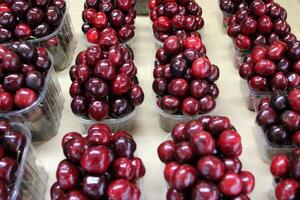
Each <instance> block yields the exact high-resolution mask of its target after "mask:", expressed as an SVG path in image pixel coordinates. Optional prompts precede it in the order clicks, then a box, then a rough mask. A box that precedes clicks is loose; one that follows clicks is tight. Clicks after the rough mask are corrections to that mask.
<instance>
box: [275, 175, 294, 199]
mask: <svg viewBox="0 0 300 200" xmlns="http://www.w3.org/2000/svg"><path fill="white" fill-rule="evenodd" d="M298 189H299V183H298V182H297V181H295V180H293V179H285V180H283V181H281V182H280V183H279V184H278V185H277V186H276V188H275V195H276V198H277V199H280V200H283V199H295V198H297V197H296V196H297V194H298Z"/></svg>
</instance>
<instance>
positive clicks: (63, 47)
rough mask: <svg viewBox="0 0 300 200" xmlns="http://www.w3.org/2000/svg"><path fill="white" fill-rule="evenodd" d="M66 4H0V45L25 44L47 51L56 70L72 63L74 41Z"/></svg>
mask: <svg viewBox="0 0 300 200" xmlns="http://www.w3.org/2000/svg"><path fill="white" fill-rule="evenodd" d="M67 9H68V4H67V2H66V1H65V0H49V1H39V0H32V1H27V0H15V1H5V2H2V1H1V3H0V43H2V44H3V43H6V44H7V43H12V42H16V41H25V40H26V41H27V42H30V43H32V44H34V45H36V46H43V47H46V48H47V49H48V50H49V51H50V52H51V53H52V54H53V56H54V58H55V59H54V60H55V63H54V66H55V69H56V70H62V69H64V68H66V67H67V66H68V64H69V63H70V62H71V59H72V54H73V52H74V48H75V44H76V42H75V40H74V35H73V30H72V25H71V19H70V16H69V14H68V10H67Z"/></svg>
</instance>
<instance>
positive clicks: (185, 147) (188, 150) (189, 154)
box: [174, 142, 194, 163]
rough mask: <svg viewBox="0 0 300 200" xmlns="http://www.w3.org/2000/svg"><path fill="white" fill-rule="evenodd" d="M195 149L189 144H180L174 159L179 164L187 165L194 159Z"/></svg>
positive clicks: (177, 146)
mask: <svg viewBox="0 0 300 200" xmlns="http://www.w3.org/2000/svg"><path fill="white" fill-rule="evenodd" d="M193 155H194V152H193V147H192V145H191V144H190V143H189V142H180V143H178V144H176V147H175V151H174V159H175V160H176V162H177V163H187V162H188V161H190V160H191V159H192V158H193Z"/></svg>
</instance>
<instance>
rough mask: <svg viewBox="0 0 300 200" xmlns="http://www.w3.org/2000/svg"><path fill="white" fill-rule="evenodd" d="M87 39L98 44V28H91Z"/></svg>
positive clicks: (87, 33)
mask: <svg viewBox="0 0 300 200" xmlns="http://www.w3.org/2000/svg"><path fill="white" fill-rule="evenodd" d="M86 39H87V41H88V42H90V43H93V44H97V43H98V42H99V40H100V32H99V30H98V29H96V28H91V29H89V30H88V31H87V32H86Z"/></svg>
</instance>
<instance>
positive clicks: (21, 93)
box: [14, 88, 37, 108]
mask: <svg viewBox="0 0 300 200" xmlns="http://www.w3.org/2000/svg"><path fill="white" fill-rule="evenodd" d="M36 100H37V94H36V93H35V92H34V91H33V90H30V89H28V88H21V89H19V90H18V91H17V92H16V94H15V98H14V103H15V104H16V105H17V106H18V107H19V108H26V107H28V106H30V105H32V104H33V103H34V102H35V101H36Z"/></svg>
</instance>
